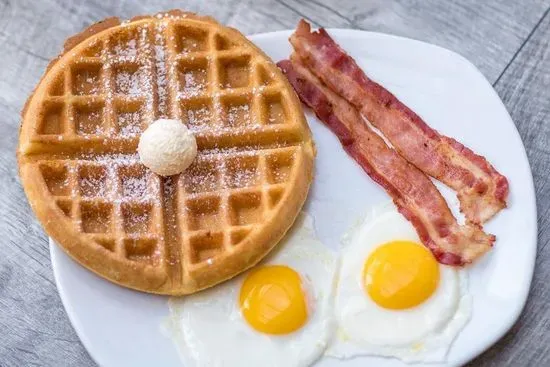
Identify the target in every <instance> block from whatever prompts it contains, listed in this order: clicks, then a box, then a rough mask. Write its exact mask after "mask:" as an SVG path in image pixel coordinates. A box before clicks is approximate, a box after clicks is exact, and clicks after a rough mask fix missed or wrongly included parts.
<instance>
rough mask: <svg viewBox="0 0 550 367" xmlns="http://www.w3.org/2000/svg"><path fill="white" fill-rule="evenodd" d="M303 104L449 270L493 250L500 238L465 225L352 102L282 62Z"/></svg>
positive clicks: (303, 69)
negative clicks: (363, 117) (385, 195)
mask: <svg viewBox="0 0 550 367" xmlns="http://www.w3.org/2000/svg"><path fill="white" fill-rule="evenodd" d="M277 65H278V66H279V68H281V70H282V71H283V72H284V73H285V74H286V76H287V78H288V80H289V81H290V83H291V84H292V86H293V87H294V89H295V91H296V92H297V94H298V96H299V97H300V99H301V100H302V102H303V103H305V104H306V105H308V106H309V107H311V108H312V110H313V111H314V112H315V114H316V115H317V117H318V118H319V119H320V120H321V121H323V122H324V123H325V124H326V125H327V126H328V127H329V129H330V130H331V131H332V132H333V133H334V134H335V135H336V136H337V137H338V139H339V140H340V142H341V144H342V146H343V148H344V149H345V150H346V152H347V153H348V154H349V155H350V156H351V157H352V158H353V159H355V161H357V163H359V165H361V167H362V168H363V169H364V170H365V172H366V173H367V174H368V175H369V176H370V177H371V178H372V179H373V180H374V181H376V182H377V183H378V184H379V185H380V186H382V187H383V188H384V189H385V190H386V192H387V193H388V194H389V195H390V196H391V197H392V199H393V202H394V203H395V205H396V206H397V208H398V210H399V212H400V213H401V214H403V215H404V216H405V217H406V218H407V220H409V221H410V222H411V223H412V224H413V225H414V227H415V228H416V231H417V232H418V235H419V237H420V239H421V241H422V242H423V243H424V245H426V247H428V248H429V249H430V250H431V251H432V253H433V254H434V256H435V257H436V259H437V260H438V261H439V262H440V263H443V264H448V265H455V266H462V265H465V264H468V263H471V262H472V261H474V260H475V259H476V258H478V257H480V256H481V255H483V254H484V253H485V252H487V251H488V250H489V249H490V248H491V247H492V244H493V242H494V240H495V237H494V236H492V235H488V234H486V233H484V232H483V231H482V230H481V228H480V227H479V226H478V225H476V224H466V225H463V226H461V225H459V224H458V223H457V221H456V219H455V218H454V217H453V215H452V213H451V211H450V209H449V207H448V206H447V203H446V201H445V199H444V198H443V197H442V196H441V194H440V193H439V191H438V190H437V188H436V187H435V185H434V184H433V183H432V182H431V180H430V179H429V178H428V177H427V176H426V175H425V174H424V173H422V172H421V171H420V170H418V169H417V168H416V167H415V166H413V165H412V164H410V163H409V162H407V161H406V160H405V159H403V158H402V157H401V156H400V155H399V154H398V153H397V152H396V151H395V150H393V149H392V148H390V147H388V146H387V145H386V143H385V142H384V140H383V139H382V138H381V137H380V136H378V134H376V133H375V132H374V131H373V130H372V129H370V127H369V126H368V125H367V124H365V123H364V121H363V119H362V116H361V115H360V113H359V112H358V111H357V110H356V109H355V107H354V106H352V105H351V104H349V103H348V102H347V101H346V100H344V99H343V98H341V97H340V96H338V95H337V94H336V93H334V92H333V91H332V90H330V89H329V88H327V87H326V86H325V85H323V84H322V82H321V81H320V80H319V79H317V77H316V76H314V75H313V74H312V73H311V72H310V71H309V70H308V68H307V67H305V66H304V65H303V64H301V63H300V60H299V59H297V58H293V59H292V62H290V61H288V60H283V61H280V62H279V63H278V64H277Z"/></svg>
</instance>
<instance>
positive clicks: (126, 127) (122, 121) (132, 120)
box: [118, 112, 143, 138]
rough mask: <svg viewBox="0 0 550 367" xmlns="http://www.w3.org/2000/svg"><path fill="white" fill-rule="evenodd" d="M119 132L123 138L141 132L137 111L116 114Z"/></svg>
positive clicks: (139, 117)
mask: <svg viewBox="0 0 550 367" xmlns="http://www.w3.org/2000/svg"><path fill="white" fill-rule="evenodd" d="M118 126H119V134H120V135H121V136H122V137H124V138H129V137H133V136H136V135H139V134H141V131H142V129H143V128H142V124H141V116H140V114H139V112H125V113H120V114H119V115H118Z"/></svg>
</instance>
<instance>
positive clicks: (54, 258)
mask: <svg viewBox="0 0 550 367" xmlns="http://www.w3.org/2000/svg"><path fill="white" fill-rule="evenodd" d="M326 30H327V31H328V32H329V33H331V34H336V35H337V36H343V37H346V36H349V35H350V34H353V35H356V36H357V35H363V36H364V35H369V36H372V37H382V38H389V39H394V40H398V41H400V42H401V41H406V42H413V43H416V44H418V45H421V47H428V48H433V49H437V50H438V51H439V52H445V53H447V54H449V55H450V56H452V57H454V58H456V59H458V60H460V62H461V63H462V64H464V65H465V66H467V67H468V68H469V69H470V70H471V71H472V72H474V73H476V74H477V76H478V77H481V78H482V79H483V80H484V82H485V83H486V84H487V86H489V87H490V88H489V89H490V90H491V92H490V93H492V94H493V97H496V98H497V99H498V101H499V103H500V105H501V107H502V108H504V110H506V112H507V114H508V118H509V120H510V123H511V124H512V126H513V129H514V134H515V139H518V140H519V142H520V144H521V147H522V148H523V149H522V153H523V156H522V158H523V161H524V162H526V163H527V168H528V170H529V172H528V173H529V174H528V175H526V177H525V178H526V179H527V181H528V182H527V183H528V185H529V187H530V189H531V192H532V193H533V195H532V200H531V201H532V202H531V203H530V205H532V208H533V212H532V213H531V215H532V216H533V218H534V219H535V220H534V223H533V224H532V229H533V231H532V233H531V234H530V236H529V237H530V238H529V239H527V240H526V241H525V242H526V243H533V244H534V245H533V246H532V247H533V248H534V250H533V254H532V256H531V258H530V259H529V264H528V265H529V269H528V272H529V274H527V275H528V281H527V283H528V284H526V286H525V287H523V289H522V291H521V294H520V296H519V297H518V299H519V298H521V300H519V301H521V302H519V301H518V302H517V303H516V304H517V307H516V308H515V310H514V311H515V312H514V315H513V317H510V318H509V319H507V320H506V322H503V323H502V324H499V325H500V327H499V330H498V332H494V333H493V334H492V336H493V337H492V338H490V340H488V341H487V342H486V343H483V345H479V344H477V347H474V348H472V350H473V353H472V355H470V356H467V357H466V358H462V357H461V358H460V360H459V362H460V365H463V364H466V363H468V362H470V361H472V360H474V359H475V358H477V357H479V356H480V355H481V354H482V353H483V352H485V351H487V350H488V349H489V348H491V347H492V346H493V345H495V343H497V342H498V341H499V340H500V339H501V338H502V337H504V336H505V335H506V334H507V333H508V331H509V330H510V329H511V328H512V327H513V326H514V325H515V324H516V323H517V322H518V320H519V317H520V316H521V314H522V312H523V310H524V308H525V305H526V303H527V299H528V298H529V293H530V291H531V285H532V280H533V275H534V271H535V265H536V257H537V253H538V208H537V196H536V190H535V185H534V179H533V171H532V169H531V164H530V162H529V158H528V155H527V149H526V147H525V145H524V144H523V140H522V138H521V135H520V133H519V130H518V128H517V125H516V124H515V123H514V121H513V120H512V117H511V116H510V112H509V111H508V109H507V108H506V105H504V102H503V101H502V99H501V98H500V96H499V95H498V93H497V92H496V90H495V89H494V87H493V85H492V84H491V83H490V82H489V81H488V80H487V78H486V77H485V75H484V74H483V73H482V72H481V71H480V70H479V69H478V68H477V67H476V66H475V65H474V64H473V63H472V62H471V61H470V60H468V59H467V58H466V57H464V56H462V55H461V54H460V53H458V52H455V51H453V50H449V49H447V48H445V47H442V46H439V45H435V44H432V43H428V42H425V41H421V40H417V39H414V38H409V37H403V36H398V35H393V34H388V33H382V32H373V31H365V30H358V29H347V28H326ZM292 32H294V30H293V29H291V30H279V31H272V32H264V33H255V34H251V35H246V37H247V38H248V39H249V40H251V41H252V42H255V41H256V40H258V39H269V38H273V37H276V38H279V37H286V38H288V36H290V34H292ZM258 48H259V47H258ZM260 50H261V48H260ZM48 240H49V252H50V261H51V264H52V270H53V274H54V280H55V283H56V286H57V290H58V294H59V297H60V299H61V303H62V304H63V307H64V309H65V312H66V314H67V316H68V318H69V321H70V323H71V325H72V327H73V329H74V330H75V333H76V334H77V336H78V338H79V339H80V341H81V343H82V345H83V346H84V348H85V349H86V352H87V354H88V355H89V356H90V358H91V359H92V360H93V361H94V362H95V363H96V364H97V365H101V363H100V362H99V359H98V358H97V356H96V355H95V353H96V352H95V351H94V352H92V350H94V347H92V342H91V340H90V339H89V338H88V337H87V335H86V333H85V332H83V330H82V325H81V323H80V322H79V321H78V317H77V312H76V311H75V310H74V308H73V307H72V305H71V304H70V303H69V302H68V301H67V293H66V292H67V291H66V289H65V287H64V286H63V285H62V282H61V281H60V279H59V276H60V275H59V261H60V260H59V257H58V255H57V252H58V251H60V252H63V250H62V249H61V248H60V247H59V246H58V245H57V244H56V243H55V242H54V241H53V240H52V239H51V238H48ZM418 365H419V366H421V365H422V364H418Z"/></svg>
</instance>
